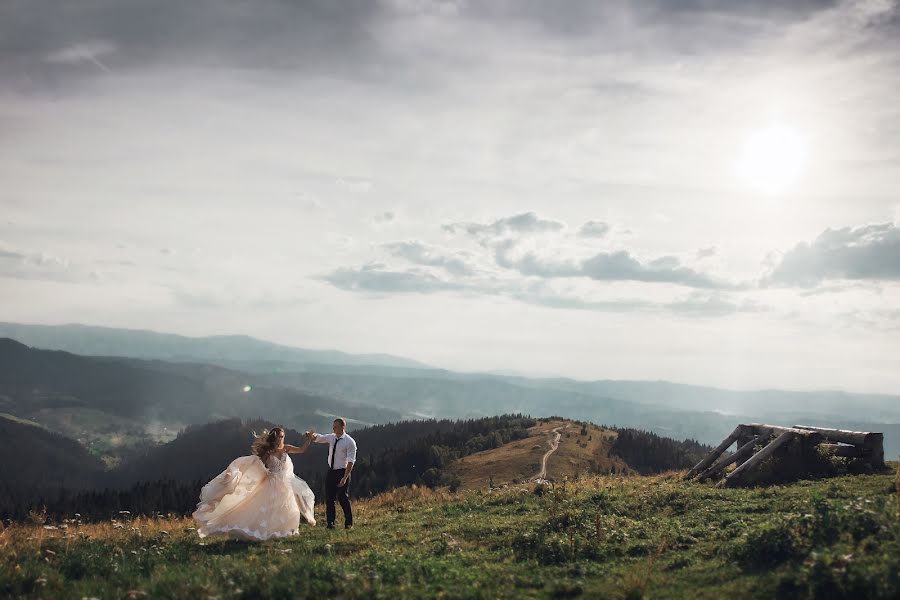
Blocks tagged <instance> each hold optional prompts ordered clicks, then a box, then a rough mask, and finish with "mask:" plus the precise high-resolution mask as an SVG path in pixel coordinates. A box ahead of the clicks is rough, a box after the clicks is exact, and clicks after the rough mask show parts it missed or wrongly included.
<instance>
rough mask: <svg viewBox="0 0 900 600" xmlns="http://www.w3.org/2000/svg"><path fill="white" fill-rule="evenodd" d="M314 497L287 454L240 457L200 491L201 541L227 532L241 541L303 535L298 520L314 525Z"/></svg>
mask: <svg viewBox="0 0 900 600" xmlns="http://www.w3.org/2000/svg"><path fill="white" fill-rule="evenodd" d="M313 504H315V495H313V492H312V490H311V489H309V485H307V484H306V482H305V481H303V480H302V479H300V478H299V477H297V476H296V475H294V463H293V462H292V461H291V457H290V456H288V454H287V452H282V453H281V454H280V455H278V456H276V455H270V456H269V457H268V458H267V459H266V464H265V465H263V462H262V460H260V458H259V457H258V456H256V455H251V456H242V457H240V458H237V459H235V460H234V461H232V463H231V464H230V465H228V468H227V469H225V470H224V471H223V472H222V473H220V474H219V475H217V476H216V477H215V479H213V480H212V481H210V482H209V483H207V484H206V485H204V486H203V489H202V490H200V502H199V503H198V504H197V510H196V511H194V514H193V517H194V520H195V521H197V523H198V527H197V533H198V534H199V535H200V537H206V536H208V535H213V534H223V535H227V536H229V537H233V538H236V539H243V540H267V539H269V538H276V537H286V536H289V535H294V534H297V533H299V532H300V531H299V529H300V522H301V521H305V522H306V523H308V524H310V525H315V524H316V520H315V518H314V517H313Z"/></svg>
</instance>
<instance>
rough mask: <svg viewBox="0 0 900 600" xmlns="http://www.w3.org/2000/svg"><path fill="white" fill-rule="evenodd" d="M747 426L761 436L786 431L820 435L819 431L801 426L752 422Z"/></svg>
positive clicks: (774, 434)
mask: <svg viewBox="0 0 900 600" xmlns="http://www.w3.org/2000/svg"><path fill="white" fill-rule="evenodd" d="M744 427H746V428H747V431H751V432H753V433H755V434H757V435H761V436H764V437H765V436H778V435H781V434H782V433H784V432H785V431H792V432H794V433H796V434H797V435H802V436H808V435H820V434H819V432H817V431H814V430H812V429H807V428H800V427H782V426H780V425H767V424H765V423H750V424H749V425H744Z"/></svg>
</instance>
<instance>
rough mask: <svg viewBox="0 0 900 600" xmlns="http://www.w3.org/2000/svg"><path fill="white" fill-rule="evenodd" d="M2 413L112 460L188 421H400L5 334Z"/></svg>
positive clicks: (237, 377) (192, 368) (255, 385)
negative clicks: (46, 346) (37, 346)
mask: <svg viewBox="0 0 900 600" xmlns="http://www.w3.org/2000/svg"><path fill="white" fill-rule="evenodd" d="M0 413H7V414H9V415H12V416H15V417H17V418H19V419H26V420H29V421H33V422H35V423H37V424H39V425H41V426H44V427H46V428H47V429H50V430H53V431H57V432H59V433H62V434H64V435H66V436H68V437H71V438H73V439H76V440H78V441H80V442H81V443H82V444H84V445H85V446H86V447H87V448H89V449H90V450H91V451H93V452H94V453H95V454H97V455H100V456H103V457H104V459H105V460H107V462H108V465H109V466H113V465H114V464H115V463H116V462H118V460H120V459H122V458H125V457H127V456H128V455H129V454H131V453H132V449H133V450H134V451H136V450H137V448H138V447H140V446H146V445H149V444H153V443H155V442H165V441H169V440H171V439H172V438H173V437H174V436H175V433H176V432H177V431H178V430H179V429H181V428H183V427H185V426H187V425H191V424H204V423H208V422H210V421H215V420H219V419H223V418H234V417H238V418H261V417H266V418H268V419H270V420H272V421H275V422H278V423H282V424H284V425H286V426H291V427H295V428H297V429H301V430H305V429H309V428H310V427H315V428H317V429H320V430H321V429H323V428H325V427H328V426H329V425H330V423H331V420H332V418H333V416H334V415H335V414H343V415H346V416H347V417H349V418H352V419H354V420H356V423H354V424H355V425H358V424H359V423H386V422H390V421H399V420H401V419H402V418H403V414H401V413H400V412H397V411H394V410H391V409H388V408H380V407H377V406H355V405H353V404H352V403H347V402H343V401H341V400H337V399H334V398H327V397H323V396H320V395H316V394H309V393H305V392H302V391H299V390H297V389H293V388H286V387H283V386H278V385H270V384H266V383H265V382H257V381H253V380H252V376H248V375H247V374H244V373H239V372H236V371H230V370H228V369H224V368H222V367H217V366H210V365H203V364H196V363H168V362H163V361H156V360H154V361H150V360H139V359H133V358H110V357H93V356H79V355H75V354H71V353H68V352H62V351H55V350H39V349H35V348H29V347H28V346H25V345H24V344H21V343H19V342H17V341H15V340H11V339H8V338H0Z"/></svg>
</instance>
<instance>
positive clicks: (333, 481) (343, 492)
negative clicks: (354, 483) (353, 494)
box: [325, 469, 353, 527]
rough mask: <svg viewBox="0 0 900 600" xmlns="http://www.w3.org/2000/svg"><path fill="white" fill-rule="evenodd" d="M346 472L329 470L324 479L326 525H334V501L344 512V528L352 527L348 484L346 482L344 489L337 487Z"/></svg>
mask: <svg viewBox="0 0 900 600" xmlns="http://www.w3.org/2000/svg"><path fill="white" fill-rule="evenodd" d="M346 471H347V469H331V470H329V471H328V475H327V476H326V477H325V520H326V522H327V523H328V525H334V518H335V510H334V501H335V500H337V501H338V502H340V503H341V508H342V509H343V510H344V527H350V526H351V525H353V511H352V510H350V498H349V497H348V496H347V492H348V491H349V489H350V482H349V481H348V482H347V485H345V486H344V487H338V484H339V483H340V482H341V479H343V478H344V473H345V472H346Z"/></svg>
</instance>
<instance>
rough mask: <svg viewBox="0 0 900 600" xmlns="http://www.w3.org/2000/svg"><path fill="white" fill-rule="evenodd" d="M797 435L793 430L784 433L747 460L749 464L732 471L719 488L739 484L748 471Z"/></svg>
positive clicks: (746, 463) (720, 483)
mask: <svg viewBox="0 0 900 600" xmlns="http://www.w3.org/2000/svg"><path fill="white" fill-rule="evenodd" d="M797 435H798V434H797V433H796V432H795V431H793V430H788V431H785V432H784V433H782V434H781V435H779V436H778V437H777V438H775V439H774V440H772V441H771V442H769V444H768V445H766V447H765V448H763V449H762V450H760V451H759V452H757V453H756V454H754V455H753V456H752V457H751V458H750V459H749V460H747V462H745V463H744V464H742V465H741V466H740V467H738V468H737V469H735V470H734V471H732V472H731V474H730V475H728V477H726V478H725V479H723V480H722V481H720V482H719V483H718V487H722V486H727V485H731V484H733V483H735V482H737V481H738V480H739V479H740V478H741V477H742V476H743V475H744V474H746V473H747V471H749V470H751V469H753V468H754V467H755V466H757V465H758V464H759V463H761V462H762V461H764V460H765V459H766V458H768V457H769V456H771V455H772V454H773V453H774V452H775V450H777V449H778V447H779V446H781V445H782V444H785V443H787V442H789V441H791V440H792V439H794V438H796V437H797Z"/></svg>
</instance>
